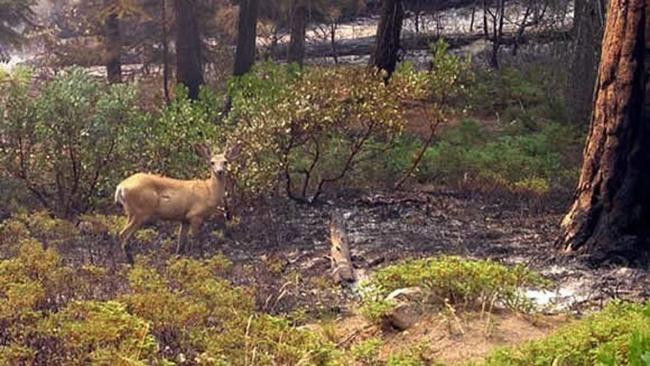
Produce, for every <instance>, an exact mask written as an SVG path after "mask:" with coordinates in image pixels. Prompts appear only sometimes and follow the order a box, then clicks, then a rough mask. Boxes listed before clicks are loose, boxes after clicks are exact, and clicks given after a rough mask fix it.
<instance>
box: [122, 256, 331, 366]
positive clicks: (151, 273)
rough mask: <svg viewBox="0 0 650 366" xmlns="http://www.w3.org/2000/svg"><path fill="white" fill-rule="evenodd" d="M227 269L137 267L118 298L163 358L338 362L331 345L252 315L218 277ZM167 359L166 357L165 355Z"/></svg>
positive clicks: (212, 264)
mask: <svg viewBox="0 0 650 366" xmlns="http://www.w3.org/2000/svg"><path fill="white" fill-rule="evenodd" d="M229 266H230V265H229V263H228V262H227V261H225V260H224V258H223V257H221V256H217V257H214V258H212V259H210V260H207V261H194V260H189V259H180V260H172V261H169V262H168V264H167V266H166V268H164V269H163V270H162V271H157V270H154V269H152V268H150V267H148V266H144V265H142V264H140V265H137V266H136V267H135V268H134V269H133V270H131V272H130V274H129V280H130V284H131V293H130V294H126V295H125V296H123V297H122V300H121V301H123V302H124V303H126V304H127V306H128V308H129V309H130V310H131V311H132V312H133V313H134V314H135V315H137V316H139V317H141V318H142V319H145V320H147V321H149V322H150V323H151V324H152V326H151V331H152V333H153V334H154V336H155V337H156V339H159V340H160V347H161V348H162V349H163V350H168V351H163V354H164V355H165V356H170V357H172V356H173V357H172V358H177V357H178V355H179V354H184V355H185V356H186V357H189V358H192V359H198V360H203V361H204V362H208V363H214V362H219V360H221V361H222V362H227V364H230V365H245V364H255V365H277V364H279V365H295V364H298V363H299V362H307V363H308V364H313V365H328V364H331V363H332V362H334V361H335V360H336V358H337V357H338V356H337V354H336V352H335V350H334V347H333V345H331V344H329V343H328V342H325V341H324V340H322V339H320V338H319V337H318V336H317V335H315V334H312V333H309V332H306V331H301V330H297V329H295V328H293V327H291V326H290V322H289V321H288V320H286V319H282V318H277V317H272V316H269V315H265V314H261V313H257V312H256V311H255V309H254V301H253V297H252V294H251V293H250V292H248V291H246V290H244V289H239V288H235V287H233V286H232V285H231V284H230V283H228V282H227V281H226V280H223V279H221V278H219V277H218V275H219V273H223V272H224V271H228V268H229ZM165 352H167V353H169V354H167V353H165Z"/></svg>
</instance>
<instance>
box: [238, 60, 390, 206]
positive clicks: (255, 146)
mask: <svg viewBox="0 0 650 366" xmlns="http://www.w3.org/2000/svg"><path fill="white" fill-rule="evenodd" d="M395 94H397V92H396V90H394V89H392V87H391V86H386V85H384V83H383V80H382V78H381V77H380V76H379V75H374V74H372V73H369V72H367V71H365V70H363V69H357V68H310V69H306V70H304V71H302V72H298V71H297V70H295V69H294V68H292V67H288V68H283V67H279V66H271V65H269V64H264V65H262V66H261V67H258V68H257V70H256V72H254V73H250V74H249V75H246V76H244V77H242V78H240V79H238V80H237V87H236V89H234V91H233V92H232V94H231V95H232V97H233V112H232V114H231V118H232V120H233V123H235V122H236V124H237V126H236V128H235V130H234V132H233V134H232V137H230V139H237V140H239V141H242V142H243V143H244V144H245V145H246V148H245V149H244V153H245V155H246V157H245V159H244V160H245V162H244V165H245V166H246V168H245V169H243V170H241V171H240V179H239V181H240V182H244V184H246V186H247V187H246V188H249V189H253V190H258V191H259V190H268V189H269V188H273V187H276V186H277V181H278V179H279V178H280V179H282V180H284V182H283V183H284V187H283V188H284V190H285V191H286V193H287V194H288V195H289V196H290V197H291V198H294V199H297V200H304V201H311V200H314V199H317V198H318V197H319V196H320V194H321V193H322V191H323V188H324V186H325V185H327V184H331V183H333V182H335V181H338V180H340V179H342V178H344V177H345V176H346V175H347V174H348V173H349V172H350V171H351V170H353V169H354V167H355V166H356V164H357V163H358V161H359V159H360V157H361V156H363V155H364V153H365V151H366V149H367V148H368V142H369V141H370V140H375V141H377V142H379V141H381V142H384V143H386V142H388V141H390V140H391V139H392V138H393V137H394V136H396V135H397V134H399V133H400V131H401V129H402V125H403V117H402V115H401V112H400V108H399V102H398V100H397V99H396V98H395V97H394V96H395Z"/></svg>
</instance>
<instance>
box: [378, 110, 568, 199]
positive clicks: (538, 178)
mask: <svg viewBox="0 0 650 366" xmlns="http://www.w3.org/2000/svg"><path fill="white" fill-rule="evenodd" d="M577 136H578V134H577V133H576V132H575V131H573V130H572V129H571V128H569V127H565V126H560V125H557V124H547V125H545V126H544V127H543V128H542V129H541V130H539V131H537V132H530V131H527V132H522V131H513V132H512V133H511V132H508V131H500V132H489V131H486V129H485V128H484V127H482V126H481V125H480V124H479V123H478V122H476V121H474V120H463V121H461V123H460V124H458V125H457V126H454V127H452V128H450V129H448V130H446V131H445V132H444V133H443V134H442V136H441V137H440V141H438V142H437V143H435V144H434V145H433V146H431V147H430V148H428V149H427V150H426V152H425V154H424V157H423V159H422V162H421V164H420V166H419V167H418V169H417V171H416V172H415V176H416V178H417V179H418V180H419V181H438V182H443V183H446V184H460V183H467V182H468V181H469V182H476V183H479V184H487V185H490V186H500V187H505V188H506V189H509V190H512V191H526V192H533V193H538V194H542V193H546V192H548V191H549V190H551V189H553V188H554V187H566V186H572V184H570V183H571V182H572V181H573V180H574V179H575V177H576V173H577V171H576V170H575V168H574V167H572V164H571V163H572V162H571V161H568V160H567V158H566V157H565V156H566V155H567V153H568V151H569V150H570V149H571V148H572V147H573V146H575V145H576V139H577ZM402 146H403V147H404V148H405V149H413V147H412V142H406V143H403V144H402ZM389 156H392V155H389ZM398 159H399V157H397V158H391V160H390V161H391V162H393V163H392V164H401V163H400V162H399V161H398Z"/></svg>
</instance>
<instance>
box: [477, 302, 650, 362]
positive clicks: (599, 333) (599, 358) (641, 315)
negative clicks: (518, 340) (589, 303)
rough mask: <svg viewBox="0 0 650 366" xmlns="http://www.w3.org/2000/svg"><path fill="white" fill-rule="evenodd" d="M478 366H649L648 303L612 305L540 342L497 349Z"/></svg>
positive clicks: (649, 308)
mask: <svg viewBox="0 0 650 366" xmlns="http://www.w3.org/2000/svg"><path fill="white" fill-rule="evenodd" d="M480 365H485V366H492V365H494V366H519V365H520V366H529V365H557V366H577V365H600V366H615V365H631V366H648V365H650V303H646V304H645V305H642V304H632V303H623V302H614V303H611V304H609V305H608V306H607V307H605V309H604V310H603V311H601V312H599V313H596V314H593V315H591V316H588V317H586V318H585V319H582V320H581V321H579V322H576V323H574V324H571V325H568V326H566V327H564V328H561V329H560V330H558V331H556V332H555V333H553V334H552V335H550V336H548V337H546V338H544V339H542V340H539V341H533V342H529V343H526V344H524V345H522V346H520V347H515V348H504V349H500V350H497V351H495V352H493V353H492V354H491V355H490V356H488V357H487V359H486V360H485V362H483V363H481V364H480Z"/></svg>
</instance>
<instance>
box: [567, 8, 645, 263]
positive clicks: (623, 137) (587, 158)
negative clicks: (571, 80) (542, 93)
mask: <svg viewBox="0 0 650 366" xmlns="http://www.w3.org/2000/svg"><path fill="white" fill-rule="evenodd" d="M646 2H647V0H611V2H610V6H609V10H608V15H607V22H606V23H607V24H606V29H605V35H604V38H603V48H602V49H603V52H602V56H601V61H600V68H599V71H598V80H597V83H596V93H595V103H594V112H593V116H592V119H591V128H590V132H589V137H588V139H587V145H586V147H585V151H584V163H583V166H582V171H581V176H580V182H579V184H578V188H577V191H576V195H575V201H574V203H573V205H572V207H571V209H570V211H569V213H568V214H567V215H566V216H565V218H564V220H563V222H562V231H563V233H562V237H561V238H560V240H559V243H560V244H561V246H562V247H563V249H564V250H566V251H568V252H576V251H577V252H582V253H585V254H588V255H590V256H591V258H592V259H594V260H595V261H596V262H600V261H603V260H607V259H610V260H611V259H612V258H625V259H630V260H639V259H645V260H647V259H648V253H649V250H650V244H649V235H650V135H649V133H650V131H649V129H648V127H650V118H649V117H648V116H649V114H648V103H649V101H648V93H647V90H648V74H647V70H646V67H647V63H648V48H650V44H648V41H649V39H648V38H646V35H650V30H648V29H647V28H648V26H649V24H648V23H647V22H646V12H647V11H648V9H647V7H650V6H648V5H646ZM644 63H645V64H644Z"/></svg>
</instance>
